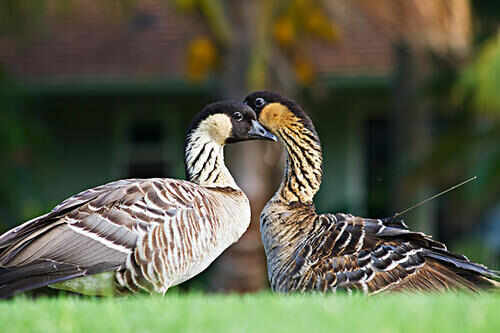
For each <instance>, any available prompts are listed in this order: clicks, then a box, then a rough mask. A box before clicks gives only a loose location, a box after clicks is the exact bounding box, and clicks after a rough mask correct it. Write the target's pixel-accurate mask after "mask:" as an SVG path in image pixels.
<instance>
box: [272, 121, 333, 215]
mask: <svg viewBox="0 0 500 333" xmlns="http://www.w3.org/2000/svg"><path fill="white" fill-rule="evenodd" d="M277 132H278V135H279V137H280V139H281V140H282V142H283V143H284V145H285V148H286V152H287V158H286V164H285V169H284V176H283V180H282V182H281V185H280V187H279V189H278V191H277V192H276V195H277V196H278V198H279V200H280V201H282V202H284V203H285V204H291V203H293V202H299V203H302V204H306V205H310V204H312V202H313V199H314V195H315V194H316V193H317V192H318V190H319V187H320V185H321V178H322V175H323V171H322V170H323V169H322V163H323V155H322V151H321V144H320V141H319V138H318V137H317V136H316V135H315V134H313V133H312V132H311V131H309V130H307V129H305V128H294V129H291V128H280V129H278V131H277Z"/></svg>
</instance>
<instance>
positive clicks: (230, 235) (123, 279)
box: [116, 203, 250, 293]
mask: <svg viewBox="0 0 500 333" xmlns="http://www.w3.org/2000/svg"><path fill="white" fill-rule="evenodd" d="M227 206H228V207H225V208H224V209H222V210H219V211H218V214H217V216H216V217H213V218H208V219H204V218H201V217H200V216H198V215H197V214H196V213H193V215H192V216H184V218H183V219H180V220H178V221H177V223H170V224H167V223H165V224H159V225H156V226H155V227H153V228H152V229H151V230H150V231H148V232H147V233H146V234H145V235H143V236H142V237H140V238H139V240H138V244H137V247H136V249H135V251H134V252H133V253H131V254H130V255H129V258H128V260H127V263H126V269H125V271H123V272H120V273H118V274H117V277H116V279H117V282H118V284H119V285H120V286H122V287H126V288H127V289H129V290H131V291H137V290H139V289H144V290H147V291H149V292H158V293H165V292H166V291H167V289H168V288H169V287H172V286H175V285H178V284H180V283H182V282H184V281H186V280H189V279H190V278H192V277H194V276H195V275H197V274H199V273H200V272H202V271H203V270H205V269H206V268H207V267H208V266H209V265H210V264H211V263H212V262H213V261H214V260H215V259H216V258H217V257H218V256H219V255H220V254H221V253H222V252H223V251H224V250H225V249H226V248H228V247H229V246H230V245H231V244H233V243H234V242H236V241H237V240H238V239H239V238H240V237H241V236H242V235H243V233H244V232H245V231H246V229H247V228H248V226H249V224H250V206H249V205H248V203H247V204H246V205H236V206H235V205H227ZM234 212H238V213H237V214H235V213H234Z"/></svg>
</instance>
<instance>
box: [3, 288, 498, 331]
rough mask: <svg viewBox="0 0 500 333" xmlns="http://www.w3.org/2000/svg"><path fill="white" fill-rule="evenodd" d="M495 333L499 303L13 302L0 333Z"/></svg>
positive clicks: (464, 299)
mask: <svg viewBox="0 0 500 333" xmlns="http://www.w3.org/2000/svg"><path fill="white" fill-rule="evenodd" d="M369 330H370V331H371V332H405V333H410V332H426V333H430V332H439V333H445V332H454V333H456V332H479V331H484V332H500V295H499V294H485V295H480V296H474V295H457V294H446V295H425V296H424V295H383V296H376V297H364V296H361V295H355V296H351V297H350V296H347V295H337V296H335V295H331V296H321V295H293V296H285V295H273V294H267V293H265V294H257V295H248V296H238V295H229V296H221V295H203V294H188V295H184V294H175V293H172V294H168V293H167V295H166V296H165V297H163V298H162V297H147V296H140V297H128V298H114V299H111V298H110V299H94V298H71V297H66V298H52V299H47V298H44V299H37V300H35V301H33V300H30V299H26V298H17V299H15V300H13V301H2V302H0V332H9V333H15V332H23V333H24V332H74V333H77V332H83V333H94V332H106V333H114V332H117V333H126V332H140V333H146V332H197V333H206V332H273V333H277V332H287V333H293V332H301V333H314V332H326V331H328V332H368V331H369Z"/></svg>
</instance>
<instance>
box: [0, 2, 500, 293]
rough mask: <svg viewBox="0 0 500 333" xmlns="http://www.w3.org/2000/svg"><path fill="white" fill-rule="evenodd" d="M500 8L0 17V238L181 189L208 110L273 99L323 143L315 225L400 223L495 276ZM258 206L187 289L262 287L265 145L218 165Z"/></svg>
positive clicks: (277, 168) (150, 7)
mask: <svg viewBox="0 0 500 333" xmlns="http://www.w3.org/2000/svg"><path fill="white" fill-rule="evenodd" d="M499 28H500V2H498V1H497V0H482V1H471V0H378V1H372V0H351V1H346V0H336V1H335V0H330V1H328V0H290V1H287V0H275V1H271V0H254V1H236V0H107V1H91V0H2V1H1V2H0V175H1V176H0V232H3V231H5V230H7V229H8V228H11V227H13V226H15V225H17V224H19V223H21V222H23V221H25V220H27V219H30V218H33V217H35V216H37V215H40V214H43V213H45V212H47V211H48V210H50V209H51V208H52V207H54V206H55V205H56V204H57V203H59V202H60V201H62V200H63V199H65V198H67V197H68V196H70V195H72V194H75V193H77V192H79V191H81V190H84V189H87V188H89V187H93V186H97V185H100V184H103V183H106V182H109V181H112V180H115V179H119V178H129V177H141V178H142V177H174V178H184V167H183V140H184V131H185V129H186V127H187V126H188V124H189V122H190V119H191V118H192V116H193V115H194V114H195V113H196V112H198V111H200V110H201V108H202V107H203V106H204V105H205V104H206V103H209V102H212V101H216V100H219V99H223V98H224V99H225V98H233V99H238V100H242V98H243V97H244V96H245V95H246V94H248V93H249V92H250V91H253V90H256V89H270V90H276V91H278V92H281V93H282V94H285V95H287V96H289V97H292V98H294V99H296V100H297V101H299V102H300V103H301V104H302V105H303V106H304V108H305V109H306V111H307V112H308V113H309V114H311V116H312V118H313V120H314V122H315V124H316V127H317V129H318V132H319V134H320V137H321V139H322V143H323V149H324V154H325V165H324V168H325V169H324V173H325V177H324V182H323V185H322V188H321V190H320V192H319V194H318V196H317V200H316V206H317V208H318V210H319V211H329V212H350V213H352V214H356V215H361V216H367V217H377V218H378V217H386V216H389V215H392V214H393V213H395V212H397V211H400V210H403V209H405V208H406V207H409V206H411V205H412V204H414V203H416V202H418V201H420V200H422V199H424V198H426V197H427V196H430V195H432V194H434V193H437V192H439V191H441V190H443V189H445V188H447V187H449V186H452V185H454V184H456V183H458V182H460V181H462V180H465V179H467V178H469V177H471V176H478V180H476V181H475V182H473V183H469V184H467V185H466V186H464V187H463V188H460V189H459V190H456V191H453V192H451V193H449V194H446V195H445V196H443V197H441V198H439V199H437V200H434V201H432V202H430V203H427V204H425V205H424V206H422V207H420V208H418V209H415V210H413V211H412V212H411V213H409V214H407V215H406V218H405V220H406V222H407V224H408V225H409V226H410V227H412V228H414V229H418V230H421V231H425V232H427V233H430V234H432V235H434V237H435V238H436V239H438V240H441V241H445V242H447V244H448V245H449V247H450V248H451V249H452V250H454V251H459V252H462V253H465V254H466V255H468V256H469V257H470V258H472V259H475V260H479V261H480V262H483V263H486V264H488V265H491V266H492V268H495V269H499V268H500V144H499V143H500V93H499V92H498V87H500V30H499ZM226 160H227V162H228V164H229V165H230V169H231V170H232V172H233V174H234V175H235V178H236V179H237V182H238V183H239V184H241V187H242V188H243V189H244V190H245V192H246V193H247V194H248V196H249V198H250V200H251V203H252V213H253V221H252V225H251V227H250V229H249V231H248V232H247V233H246V234H245V236H244V237H243V238H242V240H241V241H240V242H239V243H237V244H236V245H234V246H233V247H231V248H230V249H229V250H228V251H226V252H225V253H224V255H223V256H221V257H220V258H219V259H218V260H217V261H216V262H215V263H214V264H213V265H212V266H211V267H210V268H209V269H208V270H207V271H206V272H205V273H203V274H202V275H201V276H200V277H198V278H196V279H195V280H193V281H190V282H188V283H187V284H185V285H184V286H183V287H182V288H183V289H193V288H194V289H203V290H210V291H238V292H253V291H258V290H261V289H265V288H267V287H268V285H267V277H266V269H265V259H264V252H263V249H262V246H261V243H260V234H259V227H258V216H259V213H260V210H261V209H262V207H263V205H264V204H265V202H266V201H267V200H268V199H269V198H270V196H271V195H272V193H273V192H274V190H275V189H276V187H277V185H278V183H279V180H280V177H281V165H282V162H283V160H282V152H281V150H280V147H279V145H273V144H271V143H259V142H255V143H244V144H238V145H234V146H231V147H227V154H226Z"/></svg>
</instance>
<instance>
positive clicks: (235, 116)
mask: <svg viewBox="0 0 500 333" xmlns="http://www.w3.org/2000/svg"><path fill="white" fill-rule="evenodd" d="M233 119H234V120H236V121H242V120H243V115H242V114H241V112H235V113H233Z"/></svg>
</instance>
